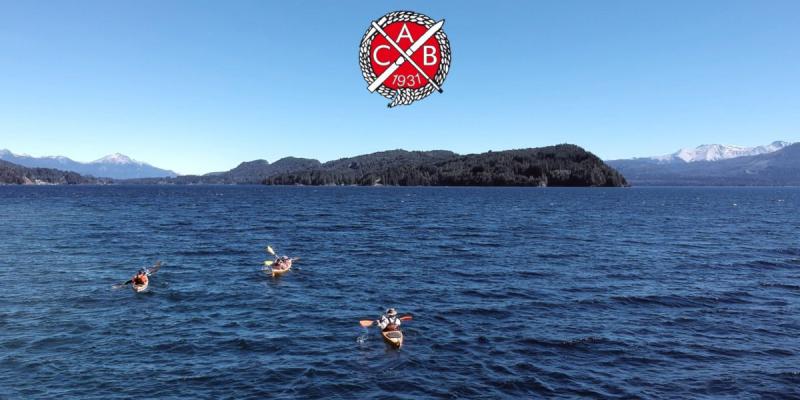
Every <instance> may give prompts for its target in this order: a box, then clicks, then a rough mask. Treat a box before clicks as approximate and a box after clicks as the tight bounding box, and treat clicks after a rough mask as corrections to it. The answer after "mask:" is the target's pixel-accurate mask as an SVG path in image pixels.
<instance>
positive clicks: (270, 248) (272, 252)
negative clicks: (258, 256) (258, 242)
mask: <svg viewBox="0 0 800 400" xmlns="http://www.w3.org/2000/svg"><path fill="white" fill-rule="evenodd" d="M267 253H269V254H272V255H273V256H274V255H275V250H272V246H267Z"/></svg>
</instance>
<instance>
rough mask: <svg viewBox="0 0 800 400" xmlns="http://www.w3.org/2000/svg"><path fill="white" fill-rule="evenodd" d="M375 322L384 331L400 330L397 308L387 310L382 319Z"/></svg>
mask: <svg viewBox="0 0 800 400" xmlns="http://www.w3.org/2000/svg"><path fill="white" fill-rule="evenodd" d="M375 322H376V323H377V324H378V326H379V327H380V328H381V330H382V331H384V332H388V331H398V330H400V318H397V310H395V309H394V308H390V309H388V310H386V313H385V314H383V315H382V316H381V319H379V320H377V321H375Z"/></svg>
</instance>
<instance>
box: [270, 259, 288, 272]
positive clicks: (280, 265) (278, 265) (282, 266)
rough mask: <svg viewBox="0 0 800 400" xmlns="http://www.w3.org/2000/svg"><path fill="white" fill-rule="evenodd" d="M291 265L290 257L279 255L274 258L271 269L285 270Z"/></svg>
mask: <svg viewBox="0 0 800 400" xmlns="http://www.w3.org/2000/svg"><path fill="white" fill-rule="evenodd" d="M291 267H292V259H291V258H289V257H287V256H280V257H276V258H275V262H274V263H273V264H272V269H277V270H279V271H283V270H287V269H289V268H291Z"/></svg>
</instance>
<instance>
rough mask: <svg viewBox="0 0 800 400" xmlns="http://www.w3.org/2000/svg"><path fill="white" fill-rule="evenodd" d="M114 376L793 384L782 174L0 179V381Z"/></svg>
mask: <svg viewBox="0 0 800 400" xmlns="http://www.w3.org/2000/svg"><path fill="white" fill-rule="evenodd" d="M268 243H270V244H272V245H274V246H275V247H276V248H278V249H279V250H280V251H282V252H285V253H288V254H290V255H294V256H299V257H301V258H302V259H301V260H300V261H299V262H298V263H297V264H296V268H295V270H293V271H291V272H290V273H288V274H286V275H285V276H283V277H281V278H278V279H273V278H270V277H268V276H266V275H265V274H263V273H262V272H260V264H261V262H262V261H263V260H264V258H265V253H264V246H265V245H266V244H268ZM155 260H163V261H164V262H165V263H166V266H165V267H164V268H162V270H161V271H160V272H159V273H158V274H157V275H155V276H154V277H153V281H152V285H151V288H150V290H149V291H148V292H146V293H144V294H138V295H137V294H134V293H133V292H132V291H131V290H129V289H119V290H112V289H111V285H112V284H114V283H118V282H121V281H124V280H126V279H128V278H129V277H130V275H131V274H132V273H133V272H134V271H135V270H136V269H137V268H138V267H140V266H143V265H145V264H147V263H151V262H154V261H155ZM388 306H395V307H397V308H398V309H399V311H400V313H401V314H405V313H410V314H413V316H414V320H413V321H411V322H408V323H406V324H404V325H403V327H404V332H405V334H406V342H405V346H404V347H403V349H402V350H401V351H395V350H392V349H389V348H388V347H387V346H386V345H385V344H384V343H383V341H382V340H381V339H380V336H379V335H378V333H377V332H376V331H375V329H374V328H373V329H371V330H370V331H366V330H364V329H363V328H361V327H360V326H359V325H358V320H359V319H363V318H376V317H377V316H378V315H379V314H380V312H381V311H382V310H383V309H384V308H386V307H388ZM134 396H137V397H143V398H152V397H161V398H263V397H274V398H309V397H325V398H347V399H349V398H379V397H380V398H386V397H397V398H476V397H488V398H524V397H602V398H617V397H618V398H628V397H642V398H666V397H669V398H674V397H684V398H685V397H690V398H699V397H759V396H765V397H775V398H786V397H792V396H794V397H800V189H784V188H776V189H763V188H762V189H747V188H731V189H725V188H708V189H705V188H703V189H701V188H681V189H672V188H634V189H502V188H356V187H347V188H311V187H215V186H201V187H172V186H167V187H124V186H123V187H120V186H116V187H90V186H89V187H0V398H14V399H16V398H22V399H29V398H82V399H84V398H98V399H109V398H130V397H134Z"/></svg>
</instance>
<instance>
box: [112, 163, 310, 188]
mask: <svg viewBox="0 0 800 400" xmlns="http://www.w3.org/2000/svg"><path fill="white" fill-rule="evenodd" d="M319 165H320V162H319V161H317V160H313V159H308V158H297V157H285V158H281V159H280V160H278V161H275V162H274V163H272V164H270V163H269V161H266V160H254V161H246V162H243V163H241V164H239V165H238V166H237V167H236V168H234V169H232V170H230V171H225V172H212V173H210V174H205V175H181V176H177V177H174V178H166V177H165V178H142V179H128V180H124V181H120V182H121V183H126V184H176V185H209V184H211V185H234V184H235V185H247V184H249V185H257V184H261V183H263V182H264V180H265V179H267V178H268V177H270V176H273V175H277V174H282V173H285V172H289V171H297V170H304V169H307V168H314V167H317V166H319Z"/></svg>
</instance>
